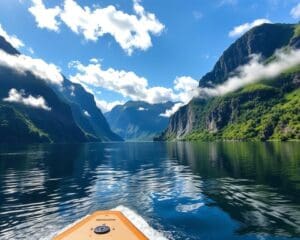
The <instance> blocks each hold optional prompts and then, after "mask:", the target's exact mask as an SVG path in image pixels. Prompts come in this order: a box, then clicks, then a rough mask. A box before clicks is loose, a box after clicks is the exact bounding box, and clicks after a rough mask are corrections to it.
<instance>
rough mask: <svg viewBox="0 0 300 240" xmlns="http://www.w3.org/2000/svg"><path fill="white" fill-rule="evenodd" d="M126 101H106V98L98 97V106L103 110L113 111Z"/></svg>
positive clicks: (104, 111)
mask: <svg viewBox="0 0 300 240" xmlns="http://www.w3.org/2000/svg"><path fill="white" fill-rule="evenodd" d="M124 103H125V101H114V102H106V101H104V100H99V99H96V104H97V107H98V108H99V109H100V110H101V111H102V112H103V113H106V112H109V111H111V110H112V109H113V108H114V107H115V106H117V105H123V104H124Z"/></svg>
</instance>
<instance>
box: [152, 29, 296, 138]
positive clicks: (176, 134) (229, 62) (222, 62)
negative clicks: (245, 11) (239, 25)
mask: <svg viewBox="0 0 300 240" xmlns="http://www.w3.org/2000/svg"><path fill="white" fill-rule="evenodd" d="M299 47H300V25H293V24H264V25H261V26H258V27H255V28H253V29H251V30H250V31H249V32H247V33H246V34H244V35H243V36H242V37H241V38H239V39H238V40H237V41H236V42H235V43H233V44H232V45H231V46H230V47H229V48H228V49H227V50H226V51H225V52H224V53H223V55H222V56H221V57H220V58H219V60H218V61H217V63H216V65H215V66H214V68H213V70H212V71H211V72H209V73H207V74H206V75H205V76H204V77H203V78H202V79H201V80H200V82H199V87H201V88H202V89H203V91H204V92H205V93H206V92H209V90H211V91H212V90H216V91H219V92H217V93H216V94H215V95H214V96H199V98H195V99H193V100H192V101H191V102H190V103H189V104H188V105H186V106H184V107H182V108H180V109H179V111H177V112H176V113H175V114H174V115H173V116H172V117H171V119H170V123H169V125H168V127H167V129H166V130H165V131H164V132H163V133H162V134H161V136H160V137H158V138H157V139H156V140H174V139H184V140H205V141H206V140H218V139H221V140H295V139H297V140H299V139H300V89H299V86H300V65H296V66H293V67H290V68H288V69H285V70H284V71H282V72H281V74H278V75H276V76H275V75H274V77H265V76H271V74H270V72H276V71H277V70H278V68H279V67H280V66H279V63H278V60H279V61H280V59H281V58H282V55H283V54H286V56H289V55H288V54H291V53H293V51H295V50H294V49H297V48H299ZM278 50H281V53H280V54H281V55H280V54H279V53H278ZM253 54H256V58H255V57H253ZM295 54H299V53H295ZM258 56H260V58H261V61H260V64H262V65H261V66H262V67H261V68H260V69H258V68H257V67H256V66H257V65H258V61H257V58H258ZM291 59H292V57H287V58H286V59H285V61H284V60H282V59H281V63H282V65H284V64H286V63H287V62H288V61H292V60H291ZM245 64H248V68H247V67H244V68H243V71H248V72H249V73H248V75H246V73H244V75H243V74H240V72H239V71H241V69H242V68H241V66H243V65H245ZM251 64H252V65H251ZM255 64H256V65H255ZM271 64H273V65H271ZM276 64H277V65H276ZM269 66H274V67H273V68H270V67H269ZM268 67H269V68H268ZM264 68H268V72H267V71H266V70H264ZM251 69H253V70H251ZM236 70H238V71H236ZM259 71H265V73H264V74H260V75H259ZM240 75H242V76H240ZM251 75H252V76H251ZM256 75H257V76H258V77H260V78H261V79H258V80H261V81H256V82H254V81H253V82H252V83H250V84H248V85H246V86H242V85H241V87H240V88H238V89H236V90H234V91H231V92H227V93H226V94H218V93H220V91H224V89H226V87H227V88H228V86H229V84H228V82H226V81H227V80H228V79H231V80H232V81H231V82H234V81H235V84H236V85H238V84H240V82H239V80H240V79H239V78H243V77H244V78H246V77H248V80H249V78H253V76H256ZM249 76H250V77H249ZM244 80H245V79H244ZM225 82H226V83H227V85H226V84H224V83H225ZM221 84H223V85H222V87H219V88H218V86H220V85H221ZM216 91H215V92H216Z"/></svg>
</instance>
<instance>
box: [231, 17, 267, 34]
mask: <svg viewBox="0 0 300 240" xmlns="http://www.w3.org/2000/svg"><path fill="white" fill-rule="evenodd" d="M264 23H271V21H270V20H268V19H265V18H261V19H256V20H254V21H253V22H250V23H249V22H247V23H244V24H241V25H239V26H236V27H234V28H233V29H232V30H231V31H230V32H229V37H239V36H241V35H243V34H244V33H245V32H247V31H249V30H250V29H251V28H254V27H257V26H259V25H262V24H264Z"/></svg>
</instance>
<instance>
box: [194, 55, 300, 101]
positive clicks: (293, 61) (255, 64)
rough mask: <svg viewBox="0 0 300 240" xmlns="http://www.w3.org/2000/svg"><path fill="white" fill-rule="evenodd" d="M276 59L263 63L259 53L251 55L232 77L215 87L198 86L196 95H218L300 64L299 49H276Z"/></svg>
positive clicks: (276, 74) (272, 76)
mask: <svg viewBox="0 0 300 240" xmlns="http://www.w3.org/2000/svg"><path fill="white" fill-rule="evenodd" d="M275 55H276V60H275V61H273V62H271V63H269V64H267V65H265V64H263V60H262V59H261V57H260V56H259V55H253V56H252V59H251V60H250V62H249V63H248V64H246V65H243V66H240V67H239V68H238V69H237V70H236V72H235V75H234V76H233V77H230V78H228V79H227V80H226V81H225V82H224V83H223V84H221V85H216V86H215V88H199V89H198V97H207V96H219V95H224V94H227V93H229V92H233V91H236V90H238V89H240V88H242V87H243V86H245V85H248V84H251V83H255V82H258V81H261V80H263V79H269V78H274V77H276V76H279V75H280V74H281V73H282V72H284V71H286V70H288V69H290V68H292V67H295V66H297V65H299V64H300V50H291V51H289V52H283V51H277V52H276V54H275Z"/></svg>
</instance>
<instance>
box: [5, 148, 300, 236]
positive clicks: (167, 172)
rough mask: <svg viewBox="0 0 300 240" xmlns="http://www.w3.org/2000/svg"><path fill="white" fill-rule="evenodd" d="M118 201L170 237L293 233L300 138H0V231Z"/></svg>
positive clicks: (43, 229) (52, 221) (57, 220)
mask: <svg viewBox="0 0 300 240" xmlns="http://www.w3.org/2000/svg"><path fill="white" fill-rule="evenodd" d="M120 206H121V207H120ZM116 207H119V208H126V209H130V211H133V212H135V213H136V214H138V215H139V216H140V217H142V218H143V220H144V221H146V222H147V223H148V224H149V225H150V226H151V227H152V228H153V229H156V230H157V231H159V232H160V234H162V235H163V236H165V237H166V238H167V239H183V240H187V239H205V240H207V239H247V240H251V239H260V240H261V239H276V240H279V239H300V143H184V142H180V143H107V144H83V145H34V146H18V147H12V146H0V239H1V240H2V239H30V240H31V239H51V237H53V236H54V235H55V233H57V232H58V231H60V230H61V229H62V228H64V227H66V226H67V225H69V224H71V223H72V222H74V221H76V220H78V219H80V218H82V217H83V216H85V215H86V214H89V213H91V212H93V211H95V210H102V209H113V208H116Z"/></svg>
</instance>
